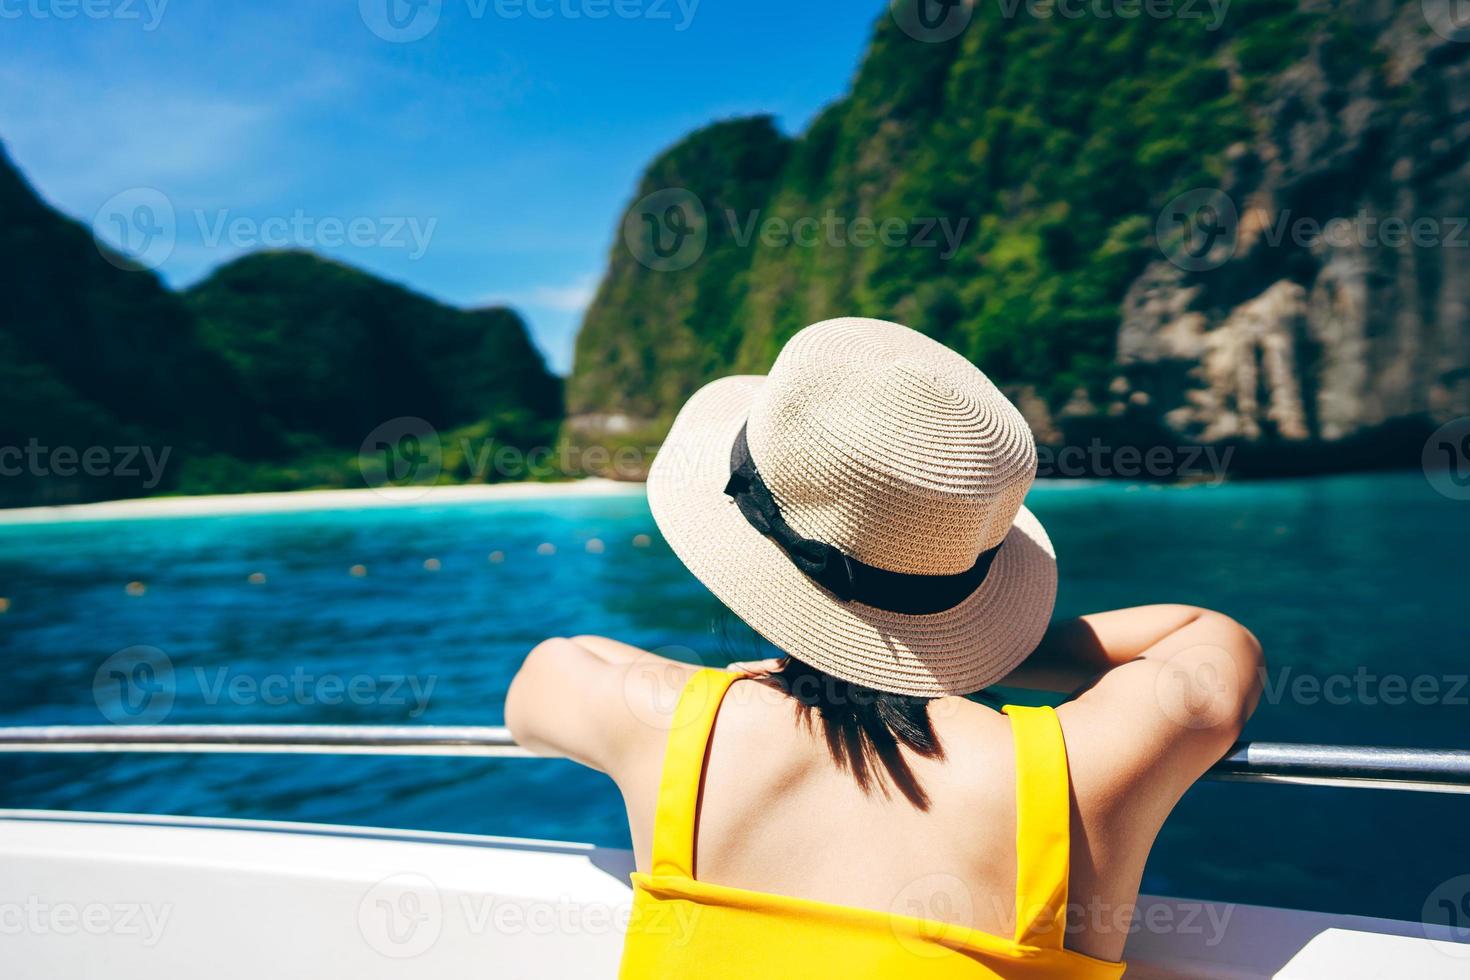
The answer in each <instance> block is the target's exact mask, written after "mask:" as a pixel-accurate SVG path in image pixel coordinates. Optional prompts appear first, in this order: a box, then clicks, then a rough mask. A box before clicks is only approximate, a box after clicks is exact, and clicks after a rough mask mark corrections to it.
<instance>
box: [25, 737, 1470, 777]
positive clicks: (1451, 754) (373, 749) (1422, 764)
mask: <svg viewBox="0 0 1470 980" xmlns="http://www.w3.org/2000/svg"><path fill="white" fill-rule="evenodd" d="M6 752H9V753H15V752H72V753H95V752H189V753H195V752H206V753H226V752H236V753H264V754H272V755H277V754H284V755H412V756H478V757H485V756H491V757H501V758H505V757H514V758H532V755H531V753H530V752H527V751H526V750H525V749H523V748H521V747H520V746H519V745H517V744H516V742H515V739H513V738H512V737H511V735H510V732H509V731H508V730H506V729H505V728H498V727H491V726H461V727H446V726H428V725H425V726H412V725H396V726H394V725H159V726H153V725H147V726H144V725H139V726H128V725H56V726H46V727H34V728H0V753H6ZM1205 778H1207V779H1218V780H1228V781H1234V782H1248V783H1294V784H1298V785H1310V786H1348V787H1358V788H1371V789H1396V790H1410V791H1414V792H1424V793H1470V751H1466V750H1460V749H1392V748H1380V747H1375V746H1352V745H1298V744H1291V743H1284V742H1241V743H1239V744H1238V745H1236V746H1235V748H1233V749H1231V750H1230V752H1229V753H1228V754H1227V755H1226V756H1225V758H1223V759H1221V760H1220V761H1219V762H1217V763H1216V764H1215V765H1214V767H1213V768H1211V769H1210V771H1209V772H1208V773H1206V774H1205Z"/></svg>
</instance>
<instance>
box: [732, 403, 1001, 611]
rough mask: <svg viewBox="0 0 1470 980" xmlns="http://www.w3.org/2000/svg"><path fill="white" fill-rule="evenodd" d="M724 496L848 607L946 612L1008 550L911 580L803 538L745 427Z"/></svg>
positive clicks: (994, 551)
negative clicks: (759, 463)
mask: <svg viewBox="0 0 1470 980" xmlns="http://www.w3.org/2000/svg"><path fill="white" fill-rule="evenodd" d="M725 494H726V495H727V496H729V497H730V498H732V499H733V500H734V501H735V505H736V506H737V507H739V508H740V513H741V514H743V515H744V516H745V519H746V520H747V521H749V522H750V526H751V527H753V528H755V529H756V530H757V531H759V532H760V533H761V534H763V535H765V536H766V537H768V538H770V539H771V540H772V541H774V542H775V543H776V544H777V545H778V546H779V547H780V548H781V550H782V551H784V552H786V555H787V557H789V558H790V559H791V563H792V564H793V565H795V566H796V567H797V568H798V569H800V570H801V572H802V573H803V574H804V575H806V577H807V578H809V579H811V580H812V581H813V582H816V583H817V584H818V585H820V586H821V587H822V588H824V589H826V590H827V591H828V592H831V593H832V594H833V595H835V596H836V597H837V598H839V599H841V600H842V601H843V602H861V603H863V604H864V605H867V606H873V607H874V608H877V609H886V610H887V611H889V612H896V613H903V614H905V615H909V616H923V615H927V614H929V613H937V612H944V611H945V610H946V609H953V608H954V607H955V606H957V605H959V604H960V603H961V602H963V601H964V600H965V599H967V598H969V596H970V595H971V594H973V593H974V591H975V590H976V589H978V588H979V587H980V583H981V582H984V581H985V576H986V575H987V574H988V573H989V572H990V566H991V564H992V563H993V562H994V561H995V556H996V554H997V553H998V552H999V551H1000V549H1001V546H1002V545H1004V544H1005V541H1001V543H1000V544H998V545H996V546H995V547H994V548H991V549H989V550H988V551H982V552H981V553H980V556H979V557H978V558H976V559H975V564H973V565H971V566H970V567H969V568H968V569H966V570H965V571H963V572H959V573H958V574H955V575H907V574H905V573H903V572H891V571H889V570H888V569H886V568H878V567H876V566H874V565H868V564H865V563H864V562H860V561H858V560H857V559H856V558H854V557H852V556H851V555H849V554H845V553H844V552H843V551H842V550H841V549H840V548H836V547H833V546H832V545H830V544H826V543H824V542H821V541H814V540H812V539H811V538H804V537H802V536H801V535H800V534H798V533H797V532H796V531H795V529H793V528H792V527H791V525H790V524H787V523H786V518H785V517H783V516H782V515H781V507H780V505H779V504H777V503H776V499H775V498H774V497H772V496H771V491H770V488H769V487H767V486H766V482H765V480H763V479H761V475H760V471H759V470H757V469H756V467H755V460H753V459H751V457H750V445H749V444H748V443H747V442H746V439H745V426H741V427H740V434H739V435H738V436H736V437H735V445H734V446H733V447H732V448H731V450H730V480H729V482H728V483H726V484H725Z"/></svg>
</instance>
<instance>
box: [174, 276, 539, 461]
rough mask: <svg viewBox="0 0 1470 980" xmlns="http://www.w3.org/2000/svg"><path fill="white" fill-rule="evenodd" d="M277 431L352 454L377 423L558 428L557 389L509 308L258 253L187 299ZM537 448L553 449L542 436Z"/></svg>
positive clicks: (189, 293)
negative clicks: (452, 300) (442, 298)
mask: <svg viewBox="0 0 1470 980" xmlns="http://www.w3.org/2000/svg"><path fill="white" fill-rule="evenodd" d="M183 299H184V301H185V303H186V305H187V306H188V308H189V309H190V310H191V311H192V312H193V313H194V314H195V315H196V317H197V318H198V322H199V324H200V330H201V333H202V335H203V337H204V339H205V342H206V343H207V344H208V345H209V347H210V348H211V349H213V350H215V351H217V352H219V354H220V356H221V357H222V358H223V359H224V360H225V362H226V363H228V364H229V366H230V367H231V368H232V369H233V370H234V371H235V373H236V375H237V376H238V377H239V378H240V379H241V381H242V382H243V384H244V387H245V390H246V391H247V392H248V394H249V396H250V398H251V400H252V402H253V403H254V404H255V405H257V406H259V409H260V411H261V413H262V414H263V416H264V417H265V418H266V419H267V420H268V421H269V423H270V424H271V425H272V426H273V427H274V428H276V429H277V430H279V431H282V432H286V433H290V434H291V435H292V436H293V437H295V438H297V439H303V438H309V439H314V440H317V441H319V442H320V443H321V444H322V445H325V446H346V447H352V448H354V449H355V448H356V447H357V446H358V444H359V443H361V441H362V439H363V437H364V436H365V435H366V434H367V433H368V432H370V431H371V430H372V429H373V428H374V427H376V426H377V425H379V424H381V423H383V422H384V421H386V420H388V419H392V418H397V417H401V416H414V417H418V418H422V419H424V420H425V421H427V422H428V423H429V424H430V425H433V426H434V427H436V428H438V429H451V428H454V427H456V426H461V425H465V424H468V423H472V422H475V421H477V420H482V419H491V418H514V419H518V420H519V421H520V423H521V424H523V425H524V426H535V425H545V424H547V423H551V424H553V425H554V424H555V423H557V422H559V421H560V418H561V383H560V381H559V380H558V379H557V378H555V377H554V376H552V375H551V374H550V373H549V372H548V371H547V370H546V367H545V365H544V363H543V361H542V358H541V355H540V354H539V353H538V352H537V351H536V349H535V347H533V346H532V344H531V340H530V337H529V336H528V334H527V332H526V326H525V324H524V323H523V322H522V321H521V319H520V317H519V316H517V315H516V314H515V313H514V312H512V311H511V310H507V309H503V308H491V309H481V310H459V309H455V308H454V307H450V306H445V305H444V304H442V303H438V302H436V301H434V300H432V299H429V298H428V297H425V296H421V295H419V294H417V293H414V292H411V291H410V290H408V289H405V288H404V287H402V286H399V285H396V284H394V283H390V282H387V281H384V280H382V279H379V278H377V277H375V276H371V275H368V274H367V273H365V272H362V271H361V270H359V269H354V268H351V267H349V266H345V265H342V264H340V263H337V262H333V261H330V260H327V259H323V258H320V257H319V256H316V255H313V254H311V253H309V252H301V251H282V252H257V253H254V254H252V255H247V256H245V257H243V258H240V259H237V260H235V261H234V262H231V263H229V264H227V265H225V266H222V267H221V268H219V269H217V270H215V272H214V273H213V274H212V275H210V276H209V277H208V278H207V279H205V280H204V281H203V282H201V283H199V284H198V285H197V286H195V287H193V288H192V289H190V290H188V291H187V292H185V293H184V294H183ZM541 438H542V439H543V440H545V439H546V438H549V434H548V433H543V434H542V436H541Z"/></svg>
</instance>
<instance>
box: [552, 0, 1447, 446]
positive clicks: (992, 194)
mask: <svg viewBox="0 0 1470 980" xmlns="http://www.w3.org/2000/svg"><path fill="white" fill-rule="evenodd" d="M1000 6H1001V5H990V4H976V5H973V7H972V8H970V11H971V13H970V16H972V18H973V19H972V20H971V21H970V22H969V24H968V26H967V27H966V28H965V29H964V31H963V32H961V33H959V34H958V35H957V36H956V37H954V38H953V39H951V40H948V41H945V42H943V43H921V42H918V41H915V40H914V39H913V38H912V37H910V36H906V32H905V31H903V30H900V29H898V28H896V27H895V26H894V23H893V21H892V19H891V18H889V17H887V16H886V15H885V16H884V17H883V18H881V19H880V20H879V22H878V25H877V29H876V31H875V35H874V39H873V43H872V47H871V48H870V51H869V53H868V55H867V57H866V58H865V60H864V63H863V65H862V67H861V69H860V70H859V72H858V74H857V77H856V78H855V80H854V82H853V86H852V90H851V92H850V93H849V95H848V96H847V97H846V98H844V99H843V100H840V101H839V102H837V103H834V104H833V105H832V106H830V107H829V108H828V109H827V110H825V111H824V112H823V113H821V114H820V115H819V116H818V118H817V119H816V120H815V121H814V122H813V123H812V125H811V126H810V127H809V129H808V130H807V131H806V132H805V133H803V134H800V135H799V136H797V137H795V138H794V139H791V140H789V141H787V144H788V145H785V146H783V145H781V138H779V136H778V135H777V134H774V133H772V132H770V131H769V130H768V128H766V127H764V125H763V124H761V125H757V124H755V123H750V122H747V123H745V124H743V128H741V126H742V124H740V123H726V124H722V125H723V126H725V127H727V128H726V129H724V130H715V131H713V132H714V133H715V134H718V135H720V138H721V139H722V140H723V141H724V142H725V143H726V144H730V145H734V146H735V147H737V148H738V149H740V153H739V154H736V153H722V154H720V155H718V162H715V161H712V160H710V159H709V154H707V153H705V152H703V150H702V147H703V148H706V149H707V147H708V144H709V143H710V141H711V136H712V132H711V131H704V132H702V133H700V134H696V135H695V136H693V137H691V138H690V140H689V141H687V143H686V144H683V145H681V146H679V147H675V148H674V149H673V150H671V151H669V153H667V154H665V155H664V156H663V157H661V158H660V160H659V161H658V162H657V163H656V164H655V165H654V166H653V167H651V168H650V171H649V173H648V175H647V177H646V178H645V180H644V183H643V186H641V187H640V188H639V191H638V198H639V200H640V201H641V200H644V199H646V197H647V196H648V195H650V194H657V193H659V192H660V191H661V190H663V189H665V188H668V187H671V186H676V185H677V186H679V187H682V188H685V189H686V190H687V191H689V192H691V193H692V194H693V195H694V196H695V197H697V198H699V199H700V200H702V201H705V202H706V204H707V205H708V206H706V207H705V209H704V210H705V211H706V212H707V214H708V220H709V228H710V239H709V240H710V245H709V247H708V250H707V253H708V254H707V255H706V256H705V257H704V258H703V259H700V260H698V261H696V262H694V263H693V264H692V265H691V266H689V267H688V268H680V269H672V270H663V271H650V270H649V269H647V268H646V267H645V266H646V265H647V263H642V265H640V263H638V262H635V261H634V258H633V256H631V255H630V254H628V252H629V249H627V248H621V244H622V243H621V241H620V243H619V247H615V248H614V251H613V258H612V262H611V264H610V267H609V272H608V275H607V278H606V280H605V282H604V284H603V288H602V290H601V291H600V292H599V294H598V297H597V299H596V301H595V302H594V304H593V306H592V308H591V309H590V310H589V313H588V317H587V321H586V328H585V330H584V332H583V335H582V337H581V338H580V339H579V345H578V352H577V360H576V365H575V368H574V372H573V377H572V378H571V380H570V382H569V391H570V394H571V397H570V399H569V402H570V408H571V411H572V412H573V415H574V420H573V425H572V426H570V427H569V430H570V431H572V432H573V433H575V434H576V437H577V438H579V439H595V438H596V437H597V433H598V432H599V431H604V430H605V427H603V426H601V423H600V421H599V420H603V419H617V420H618V421H619V424H620V425H621V426H622V431H623V432H628V431H630V430H636V431H637V432H638V433H639V434H640V435H641V436H644V437H646V439H647V440H648V441H656V439H657V437H658V435H659V433H660V432H661V431H662V427H664V426H667V424H668V423H669V421H670V420H671V419H672V416H673V414H674V412H675V411H676V410H677V408H678V406H679V404H680V403H681V402H682V401H683V399H684V398H686V397H687V396H688V395H689V393H691V392H692V391H693V390H694V389H695V388H696V387H698V386H699V385H700V384H701V383H703V382H704V381H706V380H708V379H709V378H711V377H714V376H718V375H721V374H726V373H735V372H740V373H744V372H758V371H764V370H765V369H766V368H767V367H769V365H770V363H771V361H772V360H773V359H774V357H775V354H776V352H777V351H778V350H779V348H780V346H781V344H782V343H783V342H784V341H785V340H786V338H788V337H789V336H790V335H791V334H792V333H793V332H795V331H796V330H797V329H799V328H800V327H801V326H803V325H805V324H807V323H810V322H814V321H816V320H820V319H824V318H827V317H831V316H841V315H865V316H877V317H883V318H887V319H893V320H898V321H900V322H903V323H907V324H909V325H910V326H913V327H915V328H916V329H919V330H921V331H924V332H925V333H928V334H930V335H931V336H934V337H936V338H938V339H940V340H942V341H944V342H945V343H947V344H949V345H950V346H952V347H954V348H955V349H957V350H959V351H961V352H962V353H964V354H965V355H966V356H967V357H969V358H970V359H971V360H973V361H974V362H975V363H977V364H978V365H980V367H982V368H983V369H984V370H985V371H986V372H987V373H988V374H989V375H990V376H991V377H992V378H993V379H994V380H995V381H996V382H997V383H998V384H1000V385H1001V386H1002V387H1003V389H1004V390H1006V391H1007V392H1008V393H1009V394H1010V395H1011V396H1012V397H1013V399H1014V400H1015V401H1016V402H1017V404H1018V405H1019V406H1020V407H1021V408H1022V411H1023V413H1024V414H1025V415H1026V417H1027V419H1028V420H1029V421H1030V422H1031V423H1032V426H1033V429H1034V431H1035V432H1036V435H1037V437H1038V439H1039V440H1040V441H1042V442H1043V443H1045V444H1048V445H1052V446H1061V445H1064V444H1077V443H1079V442H1089V441H1092V440H1095V439H1096V440H1101V441H1102V442H1104V443H1107V444H1109V445H1112V446H1125V445H1128V446H1144V445H1150V444H1152V445H1166V446H1169V445H1172V446H1179V445H1195V444H1199V443H1206V444H1213V443H1224V444H1229V445H1231V446H1233V447H1234V448H1235V456H1234V458H1235V460H1236V461H1237V463H1236V466H1235V468H1234V471H1235V472H1238V473H1240V474H1242V475H1248V474H1253V473H1284V472H1294V471H1320V470H1329V469H1343V468H1354V467H1361V466H1370V465H1411V464H1412V463H1413V462H1414V461H1415V460H1417V458H1418V454H1419V451H1420V448H1421V446H1422V442H1423V437H1424V435H1425V434H1426V433H1427V431H1428V430H1429V429H1430V428H1432V427H1433V426H1434V425H1435V424H1438V423H1441V422H1443V421H1445V420H1447V419H1450V418H1454V417H1458V416H1461V415H1466V414H1470V366H1467V365H1470V317H1467V312H1470V311H1467V302H1470V298H1467V291H1470V229H1467V227H1466V219H1467V217H1470V200H1467V197H1470V193H1467V192H1470V171H1467V166H1470V162H1467V161H1470V153H1467V146H1470V78H1467V75H1470V33H1467V34H1466V35H1465V36H1464V38H1463V39H1462V40H1459V41H1451V40H1447V39H1446V38H1445V37H1444V36H1442V34H1441V33H1436V31H1434V30H1431V28H1430V25H1429V23H1428V21H1427V20H1426V17H1425V13H1424V11H1425V9H1427V8H1426V6H1425V5H1422V4H1420V3H1410V2H1401V0H1343V2H1341V3H1334V4H1327V3H1319V2H1316V0H1301V2H1299V3H1296V4H1293V3H1288V2H1283V0H1268V2H1260V0H1236V2H1234V3H1232V4H1231V5H1230V7H1229V10H1228V12H1227V15H1226V16H1225V18H1224V19H1223V20H1222V21H1221V23H1220V24H1219V25H1217V26H1218V29H1215V28H1208V27H1206V25H1202V24H1198V23H1191V22H1188V21H1187V20H1181V19H1180V18H1172V19H1158V18H1152V19H1151V18H1147V17H1142V18H1137V19H1133V20H1121V19H1103V18H1093V17H1081V18H1071V19H1068V18H1060V17H1052V18H1045V17H1033V16H1030V15H1026V16H1014V17H1005V16H1002V15H1001V14H999V13H997V10H998V9H999V7H1000ZM1429 6H1432V4H1430V5H1429ZM729 127H735V128H729ZM737 136H738V139H734V137H737ZM752 147H754V148H756V150H752ZM757 151H758V152H757ZM679 161H683V162H685V163H690V164H696V165H694V166H684V165H680V166H672V165H671V164H672V163H677V162H679ZM700 161H704V162H703V163H701V162H700ZM734 200H738V202H739V204H738V207H739V208H742V209H744V210H742V211H741V212H740V214H739V215H738V217H739V218H740V220H741V221H745V220H746V219H747V218H748V217H749V216H750V215H752V214H757V215H758V217H759V222H760V223H759V224H758V225H757V226H756V227H757V233H756V234H755V235H754V236H753V237H749V238H748V239H747V240H745V241H743V242H742V241H739V240H737V239H738V237H739V236H731V235H730V234H728V233H727V232H722V228H726V229H728V227H729V226H730V225H731V217H730V216H729V215H728V214H727V208H726V203H725V202H730V201H734ZM711 202H714V203H711ZM638 208H639V205H638V204H635V205H634V207H633V208H632V209H630V212H629V214H628V216H627V218H626V219H625V223H626V221H628V220H632V221H636V220H638V219H639V218H640V217H643V216H640V215H639V214H638V213H637V212H638ZM833 216H835V217H836V219H837V220H838V221H839V222H845V223H846V224H841V225H839V226H838V227H839V228H852V227H853V225H852V224H851V223H852V222H853V221H855V220H857V219H871V220H874V221H883V220H886V219H889V218H893V217H894V216H897V217H898V218H900V219H903V220H907V221H908V222H909V228H910V230H911V231H912V230H913V229H915V228H916V227H918V226H920V225H921V224H922V223H923V222H925V221H930V222H932V221H935V220H937V221H938V222H940V223H941V224H940V227H941V228H947V229H949V230H951V231H953V232H954V233H955V237H954V241H953V244H952V246H951V247H943V248H929V249H926V248H921V247H918V246H917V242H916V239H915V238H914V237H913V236H910V237H909V239H907V240H906V241H905V243H904V245H903V246H902V247H881V246H880V247H861V246H860V245H855V244H854V241H855V239H854V238H853V237H852V236H847V237H842V238H840V240H838V241H835V242H834V241H825V242H823V243H821V244H819V245H817V246H816V247H792V246H791V245H790V244H789V243H787V242H785V241H784V240H783V239H782V238H781V236H780V235H776V236H774V237H772V238H766V237H764V236H762V235H761V234H760V233H759V229H765V228H769V227H771V226H772V225H773V224H778V223H780V224H783V226H785V225H790V224H792V223H794V222H798V221H800V220H802V219H803V218H806V219H814V220H816V221H819V222H825V221H829V220H831V219H832V217H833ZM769 219H774V220H769ZM824 227H825V226H824ZM621 237H622V236H621V235H620V239H621ZM630 420H631V422H630ZM605 434H606V435H607V436H608V437H609V439H611V440H612V441H617V439H618V438H619V437H618V436H617V433H614V432H612V431H611V430H605Z"/></svg>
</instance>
